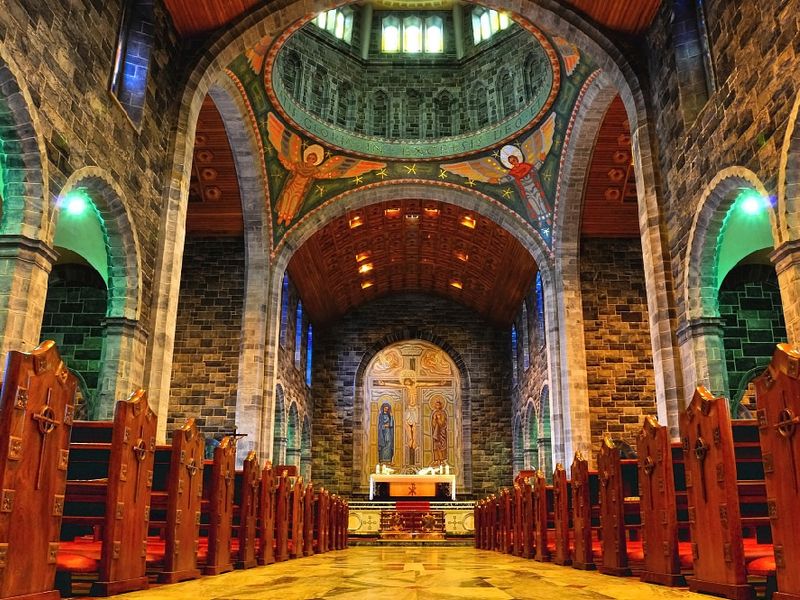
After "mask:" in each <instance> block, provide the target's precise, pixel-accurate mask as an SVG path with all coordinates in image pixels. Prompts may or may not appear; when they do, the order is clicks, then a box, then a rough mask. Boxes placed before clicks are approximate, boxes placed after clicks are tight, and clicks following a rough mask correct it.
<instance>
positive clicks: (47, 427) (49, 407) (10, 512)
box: [0, 341, 77, 600]
mask: <svg viewBox="0 0 800 600" xmlns="http://www.w3.org/2000/svg"><path fill="white" fill-rule="evenodd" d="M76 386H77V379H76V377H75V376H74V375H73V374H72V373H70V372H69V369H67V367H66V366H65V365H64V363H63V362H62V360H61V357H60V355H59V353H58V350H57V349H56V346H55V344H54V343H53V342H51V341H48V342H44V343H43V344H41V345H40V346H39V347H37V348H36V349H35V350H34V351H33V352H31V353H30V354H23V353H21V352H14V351H12V352H10V353H9V354H8V358H7V360H6V369H5V375H4V378H3V388H2V391H1V392H0V440H2V443H0V597H2V598H5V597H8V596H21V595H23V594H36V593H38V594H41V595H42V596H41V598H42V600H45V599H46V598H58V592H56V591H54V590H53V582H54V579H55V569H56V553H57V551H58V540H59V534H60V530H61V515H62V513H63V510H64V493H65V487H66V475H67V457H68V454H69V450H68V447H69V437H70V430H71V427H72V419H73V414H74V409H75V407H74V398H75V389H76ZM37 597H39V596H37Z"/></svg>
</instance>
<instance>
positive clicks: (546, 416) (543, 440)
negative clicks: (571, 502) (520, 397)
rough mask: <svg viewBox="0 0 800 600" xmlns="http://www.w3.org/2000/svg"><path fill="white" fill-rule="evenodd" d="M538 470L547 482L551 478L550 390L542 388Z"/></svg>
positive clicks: (546, 387) (545, 387)
mask: <svg viewBox="0 0 800 600" xmlns="http://www.w3.org/2000/svg"><path fill="white" fill-rule="evenodd" d="M538 426H539V435H538V440H537V443H538V446H539V468H540V469H543V470H544V472H545V475H547V478H548V480H549V479H550V478H551V477H552V476H553V447H552V444H551V440H550V388H549V387H548V386H544V388H543V389H542V395H541V399H540V406H539V423H538Z"/></svg>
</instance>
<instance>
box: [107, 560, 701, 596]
mask: <svg viewBox="0 0 800 600" xmlns="http://www.w3.org/2000/svg"><path fill="white" fill-rule="evenodd" d="M117 598H119V599H120V600H139V599H141V600H145V599H146V600H177V599H183V598H186V599H192V600H239V599H241V600H262V599H263V600H268V599H269V600H301V599H302V600H309V599H313V598H337V599H341V600H350V599H356V598H375V599H378V598H379V599H381V600H417V599H419V600H422V599H426V600H427V599H434V598H436V599H443V600H444V599H449V598H453V599H458V600H465V599H469V598H480V599H486V600H490V599H493V598H536V599H541V600H549V599H554V600H606V599H611V598H619V599H620V600H640V599H641V600H645V599H648V598H659V599H661V598H663V599H673V598H674V599H676V600H677V599H679V598H680V599H686V600H709V599H710V598H711V597H710V596H703V595H700V594H692V593H690V592H687V591H683V590H675V589H669V588H663V587H659V586H653V585H647V584H644V583H640V582H639V581H638V580H636V579H631V578H627V579H623V578H617V577H610V576H606V575H600V574H598V573H596V572H586V571H577V570H575V569H572V568H569V567H559V566H556V565H553V564H549V563H537V562H535V561H532V560H524V559H521V558H515V557H511V556H506V555H502V554H498V553H496V552H488V551H484V550H475V549H473V548H404V547H385V548H383V547H368V548H367V547H359V548H349V549H347V550H341V551H338V552H329V553H327V554H324V555H320V556H313V557H309V558H301V559H296V560H290V561H288V562H285V563H280V564H276V565H270V566H267V567H258V568H255V569H250V570H248V571H234V572H233V573H227V574H225V575H218V576H216V577H204V578H203V579H199V580H197V581H191V582H186V583H178V584H174V585H169V586H160V587H154V588H152V589H150V590H148V591H143V592H134V593H131V594H125V595H123V596H117Z"/></svg>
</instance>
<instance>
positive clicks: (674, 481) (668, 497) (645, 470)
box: [636, 416, 691, 586]
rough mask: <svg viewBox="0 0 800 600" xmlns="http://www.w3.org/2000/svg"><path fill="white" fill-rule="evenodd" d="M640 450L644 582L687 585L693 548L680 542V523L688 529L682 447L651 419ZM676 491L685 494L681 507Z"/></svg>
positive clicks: (640, 440) (642, 433) (638, 444)
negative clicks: (686, 570) (685, 576)
mask: <svg viewBox="0 0 800 600" xmlns="http://www.w3.org/2000/svg"><path fill="white" fill-rule="evenodd" d="M636 448H637V452H638V457H639V458H638V460H639V495H640V498H641V511H642V535H643V537H644V570H643V571H642V574H641V580H642V581H646V582H649V583H657V584H660V585H669V586H682V585H685V584H686V580H685V578H684V576H683V571H684V570H685V569H684V568H682V566H681V563H682V562H683V564H684V565H686V566H690V565H691V546H690V544H689V543H688V542H685V543H682V544H681V543H680V542H679V531H678V530H679V520H680V521H681V522H682V524H683V526H684V527H688V520H686V519H688V517H686V516H684V515H685V512H686V511H685V506H684V505H685V502H686V478H685V471H684V464H683V450H682V447H681V445H680V444H672V443H671V442H670V436H669V430H668V428H666V427H662V426H661V425H659V424H658V421H656V419H654V418H653V417H649V416H648V417H645V419H644V423H643V425H642V429H641V431H640V432H639V435H638V437H637V441H636ZM676 489H677V490H680V492H681V503H680V505H679V503H678V494H677V493H676ZM679 515H680V517H679Z"/></svg>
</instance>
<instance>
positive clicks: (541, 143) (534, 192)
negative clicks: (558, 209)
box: [442, 113, 556, 227]
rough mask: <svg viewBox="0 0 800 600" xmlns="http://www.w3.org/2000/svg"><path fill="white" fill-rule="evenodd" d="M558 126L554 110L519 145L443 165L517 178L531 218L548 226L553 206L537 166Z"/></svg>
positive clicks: (490, 179) (482, 175)
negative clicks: (485, 155)
mask: <svg viewBox="0 0 800 600" xmlns="http://www.w3.org/2000/svg"><path fill="white" fill-rule="evenodd" d="M555 128H556V115H555V113H551V114H550V117H549V118H548V119H547V120H546V121H545V122H544V123H542V125H540V126H539V128H538V129H537V130H536V131H534V132H533V133H531V134H530V135H529V136H528V137H527V138H525V141H523V142H522V143H521V144H520V145H519V146H517V145H515V144H507V145H505V146H503V147H502V148H501V149H500V152H499V153H497V152H495V154H494V155H493V156H487V157H484V158H479V159H472V160H465V161H461V162H457V163H450V164H446V165H442V169H444V170H445V171H450V172H451V173H455V174H456V175H461V176H462V177H466V178H468V179H470V180H474V181H483V182H484V183H492V184H498V183H500V182H501V181H508V182H513V183H514V184H515V185H516V186H517V189H518V190H519V193H520V194H521V195H522V197H523V198H524V199H525V201H526V203H527V206H528V212H529V214H530V216H531V219H533V220H534V221H536V222H538V223H539V225H540V227H545V226H547V225H549V223H550V211H551V208H550V203H549V202H548V201H547V197H546V196H545V193H544V189H543V188H542V182H541V181H540V180H539V173H538V172H537V169H539V168H540V167H541V166H542V163H543V162H544V159H545V158H547V154H548V153H549V152H550V148H552V146H553V134H554V132H555ZM498 158H499V161H500V162H498V160H497V159H498Z"/></svg>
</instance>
